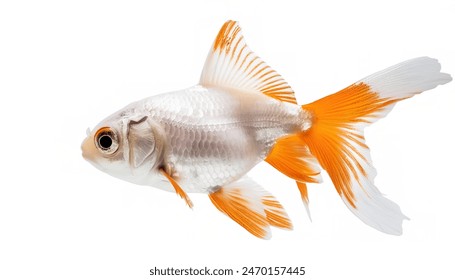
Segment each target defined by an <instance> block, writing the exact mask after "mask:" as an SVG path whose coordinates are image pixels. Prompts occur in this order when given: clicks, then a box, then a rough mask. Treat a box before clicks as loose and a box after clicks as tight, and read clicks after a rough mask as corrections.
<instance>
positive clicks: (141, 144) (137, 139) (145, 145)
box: [127, 116, 156, 168]
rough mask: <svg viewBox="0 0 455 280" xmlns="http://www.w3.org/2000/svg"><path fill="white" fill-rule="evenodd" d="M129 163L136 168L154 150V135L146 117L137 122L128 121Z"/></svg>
mask: <svg viewBox="0 0 455 280" xmlns="http://www.w3.org/2000/svg"><path fill="white" fill-rule="evenodd" d="M127 127H128V132H127V138H128V148H129V159H128V160H129V163H130V165H131V167H133V168H138V167H139V166H141V165H142V164H143V163H144V162H145V161H146V160H147V159H149V158H150V157H151V156H152V154H153V152H154V151H155V149H156V141H155V135H154V132H153V129H152V125H151V124H150V123H149V122H148V117H146V116H145V117H142V118H141V119H139V120H137V121H136V120H130V121H129V123H128V126H127Z"/></svg>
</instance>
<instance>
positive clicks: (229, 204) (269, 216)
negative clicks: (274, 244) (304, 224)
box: [209, 178, 292, 239]
mask: <svg viewBox="0 0 455 280" xmlns="http://www.w3.org/2000/svg"><path fill="white" fill-rule="evenodd" d="M209 198H210V200H211V201H212V203H213V204H214V205H215V207H216V208H217V209H218V210H220V211H221V212H222V213H224V214H226V215H227V216H229V217H230V218H231V219H233V220H234V221H235V222H236V223H238V224H239V225H241V226H242V227H244V228H245V229H246V230H247V231H249V232H250V233H251V234H253V235H254V236H256V237H259V238H263V239H269V238H270V237H271V231H270V226H274V227H278V228H282V229H292V222H291V221H290V220H289V217H288V215H287V214H286V211H285V210H284V208H283V206H282V205H281V204H280V203H279V202H278V201H277V200H276V198H275V197H274V196H272V195H271V194H270V193H268V192H267V191H265V190H264V189H263V188H261V187H260V186H259V185H258V184H256V183H255V182H253V181H252V180H250V179H246V178H243V179H240V180H238V181H236V182H234V183H231V184H229V185H226V186H224V187H221V188H216V189H214V190H213V192H211V193H210V194H209Z"/></svg>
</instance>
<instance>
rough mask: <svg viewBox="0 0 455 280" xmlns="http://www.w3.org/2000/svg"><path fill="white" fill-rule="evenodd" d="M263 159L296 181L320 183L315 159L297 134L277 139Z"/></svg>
mask: <svg viewBox="0 0 455 280" xmlns="http://www.w3.org/2000/svg"><path fill="white" fill-rule="evenodd" d="M265 161H266V162H267V163H269V164H270V165H272V166H273V167H275V168H276V169H278V171H280V172H281V173H283V174H284V175H286V176H288V177H289V178H292V179H294V180H296V181H298V182H307V183H320V182H321V181H322V177H321V174H320V173H321V170H320V168H319V166H318V163H317V160H316V159H315V157H314V156H313V155H311V153H310V150H309V148H308V146H307V145H306V144H305V142H303V141H302V139H301V138H300V137H299V136H297V135H291V136H286V137H283V138H280V139H278V141H277V142H276V143H275V145H274V146H273V148H272V150H271V151H270V153H269V155H268V156H267V158H266V159H265Z"/></svg>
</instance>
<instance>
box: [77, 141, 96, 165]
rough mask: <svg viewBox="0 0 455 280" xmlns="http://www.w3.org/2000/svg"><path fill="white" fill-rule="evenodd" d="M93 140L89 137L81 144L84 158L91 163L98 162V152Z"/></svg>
mask: <svg viewBox="0 0 455 280" xmlns="http://www.w3.org/2000/svg"><path fill="white" fill-rule="evenodd" d="M91 140H92V138H91V137H89V136H87V137H86V138H85V139H84V140H83V141H82V144H81V150H82V157H83V158H84V159H85V160H87V161H90V162H96V157H97V150H96V147H95V143H94V142H93V141H91Z"/></svg>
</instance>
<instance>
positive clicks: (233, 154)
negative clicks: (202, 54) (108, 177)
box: [146, 86, 300, 192]
mask: <svg viewBox="0 0 455 280" xmlns="http://www.w3.org/2000/svg"><path fill="white" fill-rule="evenodd" d="M146 107H147V110H148V111H149V112H150V114H151V117H152V118H154V120H156V121H157V122H158V123H159V124H160V125H161V126H162V128H163V130H164V131H165V135H166V138H167V139H166V140H165V142H166V145H165V146H166V151H165V163H166V164H168V165H170V166H171V168H172V171H173V176H175V178H177V179H178V182H179V184H180V185H181V187H182V188H183V189H184V190H185V191H187V192H208V191H210V188H213V187H217V186H223V185H226V184H228V183H230V182H233V181H235V180H237V179H239V178H240V177H242V176H243V175H245V174H246V173H247V172H248V171H249V170H250V169H251V168H253V167H254V166H255V165H256V164H257V163H259V162H260V161H262V160H263V159H264V158H265V157H266V156H267V155H268V153H269V151H270V149H271V148H272V147H273V145H274V143H275V141H276V140H277V139H278V138H280V137H282V136H285V135H288V134H290V133H294V132H295V131H296V129H297V127H299V123H300V120H299V110H300V107H299V106H297V105H294V104H289V103H284V102H280V101H278V100H275V99H272V98H270V97H267V96H265V95H263V94H261V93H256V92H248V93H245V92H237V91H235V90H226V89H218V88H205V87H202V86H194V87H192V88H189V89H185V90H182V91H178V92H171V93H166V94H162V95H158V96H154V97H151V98H149V99H148V100H147V101H146Z"/></svg>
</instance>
